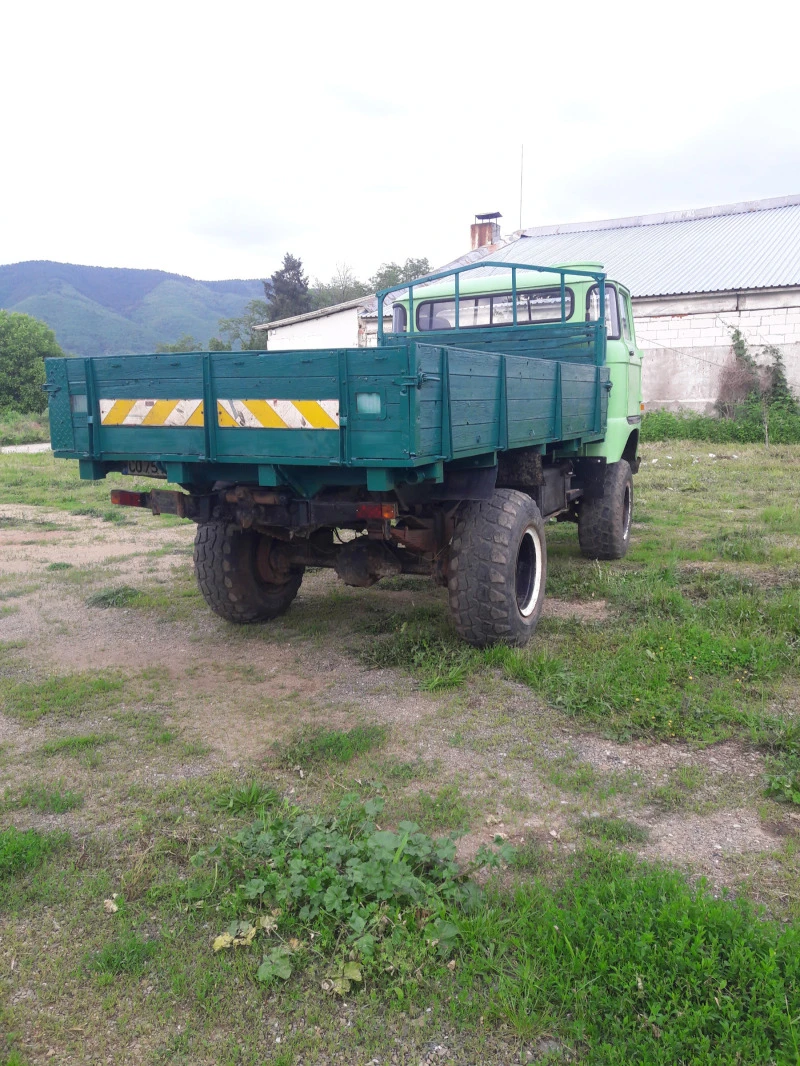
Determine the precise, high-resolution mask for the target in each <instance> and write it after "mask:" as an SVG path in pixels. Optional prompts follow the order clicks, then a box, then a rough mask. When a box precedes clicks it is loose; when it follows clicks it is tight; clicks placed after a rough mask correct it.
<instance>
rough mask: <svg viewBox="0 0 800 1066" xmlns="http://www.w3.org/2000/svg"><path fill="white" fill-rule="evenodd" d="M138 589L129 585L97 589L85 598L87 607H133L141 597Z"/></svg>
mask: <svg viewBox="0 0 800 1066" xmlns="http://www.w3.org/2000/svg"><path fill="white" fill-rule="evenodd" d="M141 595H142V594H141V592H139V590H138V589H134V588H131V586H130V585H118V586H117V587H116V588H107V589H99V590H98V591H97V592H93V593H92V595H91V596H88V597H87V599H86V606H87V607H102V608H106V607H133V606H134V605H135V604H136V603H137V601H138V600H139V599H140V598H141Z"/></svg>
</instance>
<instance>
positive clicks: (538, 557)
mask: <svg viewBox="0 0 800 1066" xmlns="http://www.w3.org/2000/svg"><path fill="white" fill-rule="evenodd" d="M447 573H448V580H447V585H448V592H449V600H450V612H451V614H452V617H453V623H454V624H455V627H456V630H457V631H458V634H459V636H460V637H462V638H463V639H464V640H466V641H468V642H469V643H470V644H474V645H476V646H477V647H485V646H486V645H487V644H496V643H505V644H526V643H527V642H528V640H530V637H531V634H532V633H533V631H534V630H535V629H536V623H537V622H538V621H539V615H540V614H541V613H542V603H543V602H544V585H545V578H546V576H547V546H546V543H545V537H544V522H543V521H542V516H541V514H540V513H539V508H538V507H537V506H536V504H535V503H534V502H533V500H532V499H531V498H530V496H526V495H525V493H524V492H517V490H516V489H497V491H496V492H495V494H494V496H493V497H492V499H491V500H481V501H476V502H474V503H468V504H465V505H464V507H463V509H462V511H461V514H460V517H459V520H458V522H457V524H456V529H455V533H454V534H453V540H452V544H451V549H450V559H449V562H448V571H447Z"/></svg>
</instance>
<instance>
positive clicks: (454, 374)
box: [448, 348, 503, 459]
mask: <svg viewBox="0 0 800 1066" xmlns="http://www.w3.org/2000/svg"><path fill="white" fill-rule="evenodd" d="M502 365H503V359H502V357H501V356H499V355H496V354H494V353H491V352H478V351H462V350H460V349H455V348H451V349H450V350H449V352H448V367H449V390H448V391H449V401H450V433H451V440H452V448H453V458H454V459H457V458H458V457H459V456H460V455H474V454H475V453H476V452H490V451H495V450H496V449H497V448H499V447H500V445H501V439H500V435H501V424H502V416H501V402H502V396H501V392H502V390H501V379H500V374H501V370H502Z"/></svg>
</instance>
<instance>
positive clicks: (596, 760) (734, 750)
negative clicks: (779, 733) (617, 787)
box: [572, 735, 764, 784]
mask: <svg viewBox="0 0 800 1066" xmlns="http://www.w3.org/2000/svg"><path fill="white" fill-rule="evenodd" d="M572 747H573V750H574V751H575V752H576V754H577V755H578V756H579V757H580V758H581V759H583V760H584V761H585V762H588V763H590V764H591V765H592V766H593V767H594V768H595V769H596V770H600V771H602V772H605V773H609V772H613V771H615V770H616V771H620V770H632V771H635V772H636V773H637V774H639V775H640V776H641V779H642V784H647V783H650V784H653V783H656V782H657V781H658V780H659V779H660V778H662V777H663V776H664V775H665V774H668V773H670V772H672V771H675V770H680V769H681V768H682V767H686V766H693V767H699V768H702V769H704V770H705V771H706V772H707V773H708V774H709V775H710V777H711V778H712V779H713V778H714V777H715V776H719V777H726V778H730V777H737V778H741V779H744V780H748V781H749V780H754V779H757V778H759V777H760V775H761V772H762V770H763V765H764V759H763V756H762V755H761V754H760V753H759V752H756V751H750V750H748V749H747V748H746V747H744V746H743V745H742V744H737V743H734V742H729V743H724V744H715V745H713V747H708V748H692V747H689V745H687V744H648V743H646V742H644V741H634V742H632V743H630V744H615V743H614V742H613V741H609V740H603V739H602V738H600V737H595V736H590V735H581V736H577V737H574V738H573V739H572Z"/></svg>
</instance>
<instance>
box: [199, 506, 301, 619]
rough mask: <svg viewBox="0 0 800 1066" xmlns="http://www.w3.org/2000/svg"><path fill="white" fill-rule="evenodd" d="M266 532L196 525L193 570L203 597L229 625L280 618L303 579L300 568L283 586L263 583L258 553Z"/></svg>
mask: <svg viewBox="0 0 800 1066" xmlns="http://www.w3.org/2000/svg"><path fill="white" fill-rule="evenodd" d="M261 537H262V534H260V533H257V532H255V530H252V529H240V528H239V527H238V526H234V525H231V524H230V523H228V522H208V523H205V524H204V525H200V526H198V527H197V532H196V534H195V538H194V570H195V573H196V574H197V583H198V585H199V586H200V591H201V592H202V594H203V599H204V600H205V601H206V603H207V604H208V606H209V607H210V608H211V610H212V611H214V612H215V613H216V614H218V615H220V617H221V618H224V619H225V620H226V621H228V622H237V623H239V624H246V623H248V622H265V621H267V620H268V619H270V618H277V617H278V615H281V614H284V612H285V611H287V610H288V609H289V605H290V604H291V602H292V600H293V599H294V598H295V596H296V595H297V590H298V589H299V588H300V582H301V581H302V580H303V569H302V568H300V567H298V568H297V569H296V570H293V571H292V573H291V574H290V575H289V578H288V580H287V581H285V582H283V583H282V584H279V585H278V584H274V583H272V582H268V581H265V580H264V579H263V578H262V576H261V574H260V573H259V569H258V562H257V554H258V547H259V543H260V541H261Z"/></svg>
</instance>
